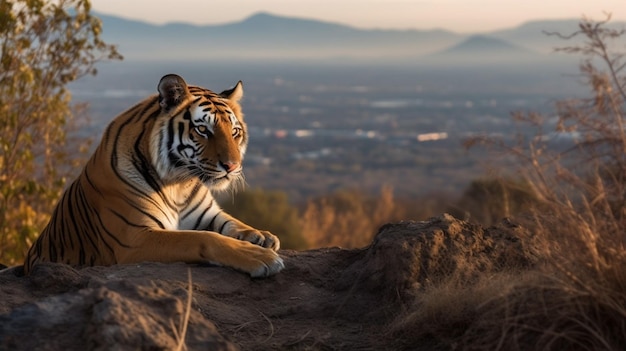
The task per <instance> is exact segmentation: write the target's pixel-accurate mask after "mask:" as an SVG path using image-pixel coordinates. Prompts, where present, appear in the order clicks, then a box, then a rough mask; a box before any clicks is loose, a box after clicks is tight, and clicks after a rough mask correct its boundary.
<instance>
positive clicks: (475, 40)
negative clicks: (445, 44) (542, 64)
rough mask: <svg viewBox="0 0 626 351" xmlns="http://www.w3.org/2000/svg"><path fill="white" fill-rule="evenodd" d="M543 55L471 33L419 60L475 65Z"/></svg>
mask: <svg viewBox="0 0 626 351" xmlns="http://www.w3.org/2000/svg"><path fill="white" fill-rule="evenodd" d="M542 58H544V55H542V54H539V53H537V52H533V51H531V50H528V49H525V48H522V47H520V46H517V45H514V44H511V43H509V42H507V41H504V40H501V39H496V38H492V37H488V36H484V35H473V36H471V37H469V38H467V39H465V40H464V41H462V42H460V43H458V44H456V45H454V46H452V47H449V48H447V49H445V50H442V51H439V52H437V53H435V54H432V55H428V56H425V57H424V58H422V59H421V62H426V63H431V64H437V65H450V64H454V65H457V66H458V65H476V64H482V65H485V64H488V65H491V64H498V63H507V64H509V63H515V62H520V61H524V62H529V61H539V60H541V59H542Z"/></svg>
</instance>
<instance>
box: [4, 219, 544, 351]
mask: <svg viewBox="0 0 626 351" xmlns="http://www.w3.org/2000/svg"><path fill="white" fill-rule="evenodd" d="M534 252H535V250H534V247H533V240H532V237H531V236H530V235H529V234H528V233H527V232H526V231H524V230H523V229H522V228H520V227H516V226H514V225H510V224H502V225H500V226H499V227H492V228H488V229H483V228H482V227H480V226H478V225H474V224H470V223H467V222H464V221H459V220H456V219H454V218H452V217H451V216H449V215H442V216H439V217H436V218H432V219H430V220H428V221H424V222H402V223H397V224H388V225H385V226H383V227H382V228H381V229H380V231H379V233H378V234H377V236H376V237H375V239H374V241H373V242H372V244H371V245H370V246H368V247H366V248H364V249H359V250H343V249H339V248H328V249H319V250H310V251H302V252H296V251H288V250H283V251H281V252H280V254H281V256H282V257H283V258H284V260H285V265H286V269H285V270H283V271H282V272H281V273H279V274H278V275H276V276H272V277H270V278H267V279H250V278H249V277H248V276H247V275H244V274H242V273H239V272H236V271H234V270H231V269H228V268H222V267H214V266H209V265H187V264H183V263H177V264H163V263H153V262H150V263H148V262H147V263H142V264H136V265H117V266H111V267H87V268H83V269H74V268H72V267H69V266H66V265H63V264H53V263H48V264H41V265H38V266H37V267H35V269H34V270H33V272H32V274H31V275H29V276H26V277H24V276H20V274H19V273H20V270H19V269H17V268H9V269H5V270H3V271H0V294H1V296H2V301H1V302H0V349H2V350H4V349H10V350H33V349H37V350H85V349H94V350H171V349H175V348H176V346H177V345H178V341H179V340H180V338H181V330H182V326H183V325H184V321H185V319H187V320H188V329H187V332H186V334H185V336H184V345H185V347H186V349H187V350H234V349H245V350H274V349H275V350H278V349H346V350H349V349H389V348H393V345H394V343H395V341H394V340H393V339H390V338H389V337H388V335H387V334H386V333H385V330H386V329H385V327H386V326H387V325H388V324H389V323H390V322H391V321H392V320H393V319H394V318H396V317H397V316H398V314H399V313H400V312H401V311H402V309H403V308H406V304H405V302H406V301H408V299H410V298H411V297H412V296H415V294H419V293H420V291H422V290H423V289H427V288H428V287H429V285H431V284H435V283H437V282H439V281H442V280H445V279H446V278H447V277H452V276H454V277H455V278H462V279H467V280H471V279H474V278H475V277H476V276H477V275H480V274H484V273H488V272H493V271H497V270H501V269H509V268H514V267H528V266H532V265H533V264H534V262H535V261H536V256H535V255H534ZM188 273H189V274H191V281H192V291H191V299H192V300H191V302H192V304H191V306H192V308H191V310H190V311H189V313H188V314H187V309H186V306H187V301H188V299H189V289H188V288H189V286H188V285H189V283H188ZM187 315H188V316H187Z"/></svg>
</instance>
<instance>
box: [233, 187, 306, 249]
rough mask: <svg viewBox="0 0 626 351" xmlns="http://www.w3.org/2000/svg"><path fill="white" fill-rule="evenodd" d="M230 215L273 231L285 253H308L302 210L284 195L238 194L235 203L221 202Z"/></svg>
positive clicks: (277, 193)
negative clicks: (300, 216) (301, 228)
mask: <svg viewBox="0 0 626 351" xmlns="http://www.w3.org/2000/svg"><path fill="white" fill-rule="evenodd" d="M221 203H222V206H223V208H224V210H226V212H228V213H229V214H231V215H232V216H234V217H235V218H237V219H239V220H241V221H243V222H244V223H246V224H249V225H251V226H253V227H255V228H258V229H261V230H269V231H270V232H272V233H273V234H275V235H277V236H278V237H279V239H280V247H281V248H283V249H294V250H299V249H304V248H306V242H305V241H304V239H303V238H302V235H301V232H300V223H299V217H298V210H297V209H296V208H295V207H293V206H292V205H291V204H290V203H289V199H288V197H287V194H286V193H284V192H282V191H271V190H261V189H248V190H245V191H241V192H238V193H237V194H235V195H234V196H233V198H232V201H221Z"/></svg>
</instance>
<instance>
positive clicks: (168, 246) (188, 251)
mask: <svg viewBox="0 0 626 351" xmlns="http://www.w3.org/2000/svg"><path fill="white" fill-rule="evenodd" d="M158 92H159V94H157V95H154V96H151V97H149V98H147V99H146V100H144V101H142V102H140V103H139V104H137V105H135V106H134V107H132V108H130V109H129V110H127V111H126V112H124V113H122V114H121V115H120V116H118V117H117V118H115V119H114V120H113V121H112V122H111V124H110V125H109V126H108V128H107V129H106V131H105V133H104V134H103V137H102V140H101V142H100V144H99V145H98V147H97V148H96V150H95V151H94V154H93V155H92V156H91V158H90V159H89V161H88V162H87V164H86V165H85V167H84V169H83V171H82V173H81V174H80V176H79V177H78V178H77V179H76V180H75V181H74V182H73V183H72V184H71V185H70V186H69V187H68V188H67V190H66V191H65V193H64V194H63V196H62V197H61V199H60V201H59V203H58V204H57V207H56V208H55V210H54V212H53V214H52V216H51V219H50V221H49V223H48V225H47V226H46V228H45V229H44V230H43V232H42V233H41V235H40V236H39V238H38V239H37V241H36V242H35V243H34V244H33V246H32V247H31V248H30V250H29V252H28V255H27V258H26V261H25V263H24V270H25V273H27V274H28V273H29V272H30V271H31V270H32V268H33V267H34V266H35V265H36V264H37V263H38V262H45V261H50V262H63V263H67V264H71V265H75V266H84V265H111V264H116V263H136V262H141V261H147V260H149V261H158V262H175V261H184V262H189V263H192V262H210V263H215V264H220V265H225V266H230V267H233V268H236V269H238V270H242V271H244V272H247V273H249V274H250V275H252V276H267V275H270V274H274V273H277V272H278V271H280V270H281V269H282V268H283V263H282V260H281V259H280V257H279V256H278V255H277V254H276V251H277V250H278V248H279V246H280V244H279V243H280V241H279V240H278V238H277V237H276V236H274V235H273V234H271V233H269V232H267V231H262V230H257V229H255V228H252V227H250V226H248V225H246V224H245V223H242V222H241V221H239V220H237V219H235V218H233V217H231V216H230V215H228V214H227V213H225V212H224V211H223V210H222V209H221V208H220V207H219V206H218V205H217V203H216V202H215V200H214V198H213V196H212V194H211V191H214V190H224V189H226V188H228V187H230V186H233V185H234V184H235V185H236V184H239V183H241V182H243V178H242V168H241V162H242V159H243V156H244V154H245V151H246V147H247V142H248V138H247V130H246V125H245V123H244V121H243V115H242V112H241V107H240V105H239V100H240V98H241V97H242V94H243V88H242V85H241V82H239V83H238V84H237V85H236V86H235V87H234V88H233V89H230V90H227V91H224V92H222V93H220V94H216V93H213V92H212V91H210V90H208V89H205V88H201V87H194V86H187V84H186V82H185V81H184V80H183V79H182V78H180V77H179V76H176V75H167V76H164V77H163V78H162V79H161V81H160V82H159V85H158Z"/></svg>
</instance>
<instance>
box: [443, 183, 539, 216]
mask: <svg viewBox="0 0 626 351" xmlns="http://www.w3.org/2000/svg"><path fill="white" fill-rule="evenodd" d="M538 205H539V201H538V200H537V197H536V195H535V194H534V192H533V189H532V187H531V186H530V184H529V183H528V182H527V181H525V180H516V179H504V178H487V179H476V180H473V181H472V182H471V183H470V184H469V185H468V186H467V188H466V189H465V191H464V192H463V195H461V198H460V199H459V200H458V202H457V203H456V205H455V206H454V208H451V209H450V210H449V212H450V214H452V215H454V216H456V217H457V218H464V219H469V220H472V221H476V222H478V223H480V224H483V225H492V224H495V223H497V222H499V221H501V220H502V219H503V218H505V217H511V216H512V215H516V214H520V213H523V212H524V211H528V210H529V209H531V208H532V207H536V206H538Z"/></svg>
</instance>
